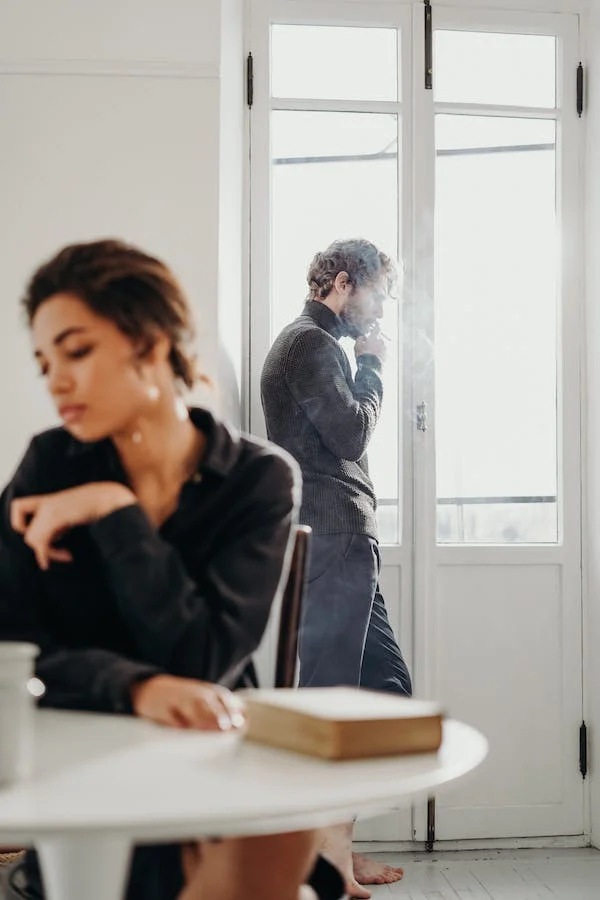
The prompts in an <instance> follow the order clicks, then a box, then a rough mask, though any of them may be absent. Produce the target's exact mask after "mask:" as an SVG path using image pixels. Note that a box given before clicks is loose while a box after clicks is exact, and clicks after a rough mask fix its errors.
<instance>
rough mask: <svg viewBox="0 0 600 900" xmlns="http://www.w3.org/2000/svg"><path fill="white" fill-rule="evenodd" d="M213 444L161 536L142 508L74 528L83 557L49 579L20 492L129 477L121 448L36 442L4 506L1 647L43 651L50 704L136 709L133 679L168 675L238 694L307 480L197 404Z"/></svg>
mask: <svg viewBox="0 0 600 900" xmlns="http://www.w3.org/2000/svg"><path fill="white" fill-rule="evenodd" d="M190 416H191V419H192V422H193V423H194V425H195V426H196V427H197V428H198V429H200V430H201V431H202V432H203V433H204V434H205V435H206V438H207V444H206V450H205V453H204V455H203V458H202V460H201V462H200V464H199V468H198V471H197V473H196V474H195V475H194V476H193V477H192V479H191V480H190V481H189V482H187V483H186V484H185V485H184V487H183V489H182V491H181V495H180V498H179V504H178V507H177V509H176V511H175V513H174V514H173V515H172V516H171V517H170V518H169V519H168V520H167V521H166V522H165V523H164V525H163V526H162V527H161V528H159V529H158V530H157V529H156V528H155V527H154V526H153V525H152V523H151V522H150V521H149V519H148V518H147V516H146V515H145V513H144V511H143V510H142V508H141V507H140V506H137V505H133V506H129V507H126V508H125V509H120V510H118V511H115V512H113V513H111V514H110V515H108V516H106V517H104V518H102V519H100V520H99V521H97V522H95V523H93V524H92V525H89V526H82V527H78V528H74V529H73V530H72V531H70V532H69V533H67V535H66V536H65V538H64V541H63V543H64V544H65V546H66V547H67V548H68V549H69V550H70V551H71V553H72V555H73V562H71V563H56V562H55V563H52V564H51V566H50V568H49V569H48V570H47V571H42V570H40V569H39V567H38V566H37V564H36V561H35V557H34V555H33V553H32V551H31V550H30V549H29V548H28V547H27V546H26V545H25V543H24V541H23V538H22V536H21V535H19V534H17V533H16V532H14V531H13V529H12V528H11V525H10V505H11V501H12V499H13V498H15V497H19V496H28V495H32V494H46V493H51V492H55V491H60V490H63V489H65V488H70V487H74V486H76V485H81V484H86V483H89V482H98V481H120V482H123V483H126V475H125V472H124V470H123V468H122V466H121V463H120V460H119V457H118V455H117V453H116V450H115V448H114V445H113V443H112V442H111V441H110V440H105V441H101V442H98V443H94V444H83V443H81V442H79V441H77V440H75V439H74V438H73V437H71V436H70V435H69V434H68V432H67V431H65V430H64V429H63V428H55V429H52V430H50V431H46V432H44V433H42V434H40V435H38V436H37V437H35V438H34V439H33V441H32V442H31V444H30V446H29V449H28V450H27V452H26V454H25V457H24V459H23V460H22V462H21V464H20V466H19V468H18V470H17V472H16V474H15V476H14V478H13V480H12V481H11V483H10V484H9V486H8V487H7V488H6V490H5V491H4V493H3V495H2V497H1V498H0V640H25V641H32V642H33V643H35V644H38V645H39V647H40V649H41V653H40V656H39V659H38V662H37V674H38V675H39V677H40V678H41V679H42V680H43V681H44V683H45V685H46V695H45V697H44V699H43V703H45V704H46V705H48V706H54V707H63V708H70V709H87V710H99V711H106V712H131V703H130V699H129V694H130V687H131V685H132V683H133V682H134V681H139V680H141V679H143V678H147V677H150V676H151V675H153V674H157V673H159V672H168V673H170V674H173V675H181V676H186V677H190V678H198V679H202V680H205V681H212V682H219V683H221V684H224V685H227V686H228V687H235V686H236V685H238V684H239V683H240V682H244V681H247V679H248V678H251V677H252V670H251V662H250V660H251V655H252V653H253V652H254V650H255V649H256V648H257V646H258V644H259V642H260V640H261V637H262V635H263V632H264V630H265V627H266V624H267V620H268V616H269V611H270V609H271V605H272V602H273V599H274V597H275V595H276V592H277V588H278V585H279V583H280V580H281V578H282V575H283V574H284V568H285V564H284V560H285V558H286V548H287V545H288V540H289V537H290V532H291V528H292V525H293V524H294V522H295V519H296V513H297V507H298V501H299V475H298V473H297V468H296V466H295V464H294V463H293V462H292V460H291V459H290V458H289V457H288V456H287V455H286V454H285V453H284V452H282V451H279V450H278V449H277V448H275V447H274V446H273V445H270V444H267V443H264V444H261V443H259V442H257V441H255V440H250V439H248V438H245V437H240V436H238V435H236V434H234V433H232V432H231V431H230V430H229V429H228V428H227V427H226V426H225V425H223V424H222V423H221V422H218V421H217V420H215V419H214V418H213V416H212V415H210V414H209V413H208V412H206V411H205V410H200V409H192V410H191V411H190Z"/></svg>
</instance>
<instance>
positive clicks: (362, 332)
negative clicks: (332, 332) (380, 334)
mask: <svg viewBox="0 0 600 900" xmlns="http://www.w3.org/2000/svg"><path fill="white" fill-rule="evenodd" d="M340 319H341V320H342V322H343V323H344V333H345V335H346V337H349V338H352V340H353V341H356V340H357V339H358V338H360V337H365V336H366V335H367V334H368V333H369V331H370V330H371V324H370V323H368V322H363V323H362V324H361V325H358V323H357V322H355V321H354V320H353V319H352V318H351V316H348V313H347V312H343V313H342V314H341V316H340Z"/></svg>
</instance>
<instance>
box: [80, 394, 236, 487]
mask: <svg viewBox="0 0 600 900" xmlns="http://www.w3.org/2000/svg"><path fill="white" fill-rule="evenodd" d="M189 414H190V419H191V420H192V423H193V424H194V425H195V426H196V428H197V429H198V430H199V431H201V432H202V433H203V434H204V435H205V436H206V448H205V450H204V453H203V454H202V459H201V460H200V463H199V465H198V472H199V473H202V472H215V473H216V474H217V475H222V476H225V475H227V474H228V473H229V472H230V471H231V469H232V468H233V467H234V465H235V464H236V462H237V461H238V459H239V457H240V454H241V452H242V445H241V442H240V435H239V434H238V433H237V432H235V431H234V430H233V429H232V428H230V427H229V426H228V425H225V424H224V423H223V422H221V421H219V420H218V419H216V418H215V417H214V416H213V415H212V413H210V412H209V411H208V410H207V409H200V407H195V406H193V407H191V408H190V410H189ZM92 452H96V453H98V454H100V455H101V456H106V457H108V458H110V457H112V456H113V454H114V455H115V456H116V453H115V449H114V445H113V443H112V441H111V440H110V439H109V438H105V439H104V440H102V441H93V442H91V443H84V442H83V441H78V440H77V438H74V437H72V436H71V443H70V445H69V447H68V450H67V453H68V455H69V456H71V457H78V456H82V455H85V454H88V453H92Z"/></svg>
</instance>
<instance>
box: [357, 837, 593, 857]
mask: <svg viewBox="0 0 600 900" xmlns="http://www.w3.org/2000/svg"><path fill="white" fill-rule="evenodd" d="M591 846H592V842H591V839H590V836H589V835H587V834H566V835H556V836H553V837H520V838H471V839H469V840H460V841H436V842H435V844H434V845H433V848H434V850H438V851H442V850H534V849H542V850H547V849H551V848H553V847H555V848H560V849H563V848H570V847H591ZM352 849H353V850H354V851H355V852H356V853H418V852H419V851H422V850H426V849H427V847H426V845H425V842H424V841H355V842H354V844H353V845H352Z"/></svg>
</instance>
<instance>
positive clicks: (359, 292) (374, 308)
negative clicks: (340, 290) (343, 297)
mask: <svg viewBox="0 0 600 900" xmlns="http://www.w3.org/2000/svg"><path fill="white" fill-rule="evenodd" d="M387 298H388V290H387V284H386V279H385V278H384V277H382V278H381V279H379V280H378V281H376V282H373V283H372V284H366V285H363V286H362V287H357V288H354V290H353V291H352V293H351V294H350V295H349V297H348V299H347V301H346V305H345V306H344V309H343V310H342V313H341V316H340V318H341V319H342V320H343V322H344V324H345V325H346V329H347V331H348V334H349V335H350V337H352V338H355V339H356V338H358V337H361V335H365V334H368V333H369V331H370V330H371V329H372V328H373V326H374V325H375V323H376V322H377V321H378V320H379V319H381V318H382V316H383V304H384V301H385V300H387Z"/></svg>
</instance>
